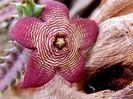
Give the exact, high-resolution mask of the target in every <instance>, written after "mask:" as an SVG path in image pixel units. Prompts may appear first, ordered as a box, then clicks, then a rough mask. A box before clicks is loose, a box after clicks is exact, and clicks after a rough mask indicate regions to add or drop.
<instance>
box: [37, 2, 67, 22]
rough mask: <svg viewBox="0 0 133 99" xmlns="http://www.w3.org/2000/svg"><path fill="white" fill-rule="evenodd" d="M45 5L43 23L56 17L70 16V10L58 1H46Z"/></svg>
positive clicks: (42, 16)
mask: <svg viewBox="0 0 133 99" xmlns="http://www.w3.org/2000/svg"><path fill="white" fill-rule="evenodd" d="M44 5H46V7H45V9H44V11H43V12H42V14H41V15H40V17H39V18H40V19H41V20H42V21H47V20H49V19H50V18H55V17H64V16H65V17H67V18H68V16H69V11H68V8H67V7H66V6H65V5H64V4H62V3H60V2H57V1H44Z"/></svg>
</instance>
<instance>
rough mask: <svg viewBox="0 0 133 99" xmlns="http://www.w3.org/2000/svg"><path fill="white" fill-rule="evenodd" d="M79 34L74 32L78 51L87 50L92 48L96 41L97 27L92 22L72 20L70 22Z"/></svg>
mask: <svg viewBox="0 0 133 99" xmlns="http://www.w3.org/2000/svg"><path fill="white" fill-rule="evenodd" d="M71 23H72V24H74V26H75V27H76V29H77V30H79V32H80V33H79V32H75V35H77V40H80V41H79V42H80V49H81V50H82V49H87V48H89V47H90V46H92V45H93V44H94V43H95V42H96V39H97V35H98V27H97V25H96V23H95V21H93V20H89V19H74V20H72V21H71Z"/></svg>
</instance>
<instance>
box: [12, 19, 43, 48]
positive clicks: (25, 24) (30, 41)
mask: <svg viewBox="0 0 133 99" xmlns="http://www.w3.org/2000/svg"><path fill="white" fill-rule="evenodd" d="M40 24H41V21H40V20H39V19H37V18H34V17H25V18H21V19H19V20H18V21H17V23H16V24H15V26H13V28H12V29H11V30H10V36H11V38H12V39H14V40H16V41H17V42H18V43H20V44H21V45H22V46H23V47H26V48H30V49H34V48H35V38H36V37H37V33H38V32H37V31H38V28H39V27H40Z"/></svg>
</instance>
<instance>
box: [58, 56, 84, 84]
mask: <svg viewBox="0 0 133 99" xmlns="http://www.w3.org/2000/svg"><path fill="white" fill-rule="evenodd" d="M68 60H69V59H68ZM84 70H85V59H84V58H83V56H81V55H80V54H79V55H77V56H75V58H74V60H69V62H68V63H64V64H62V66H61V68H60V69H59V71H58V72H59V74H60V75H61V76H62V77H63V78H64V79H65V80H67V81H69V82H71V83H73V82H75V81H77V80H78V79H79V78H80V77H81V76H82V74H83V72H84Z"/></svg>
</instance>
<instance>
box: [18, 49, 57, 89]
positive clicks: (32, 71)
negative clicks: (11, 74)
mask: <svg viewBox="0 0 133 99" xmlns="http://www.w3.org/2000/svg"><path fill="white" fill-rule="evenodd" d="M54 74H55V71H54V69H53V67H52V66H46V64H44V62H43V58H40V55H38V53H37V52H36V51H35V52H33V53H32V55H31V57H30V60H29V62H28V66H27V68H26V73H25V76H24V80H23V82H22V84H21V86H20V87H21V88H30V87H40V86H42V85H44V84H45V83H47V82H48V81H50V80H51V79H52V78H53V76H54Z"/></svg>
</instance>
